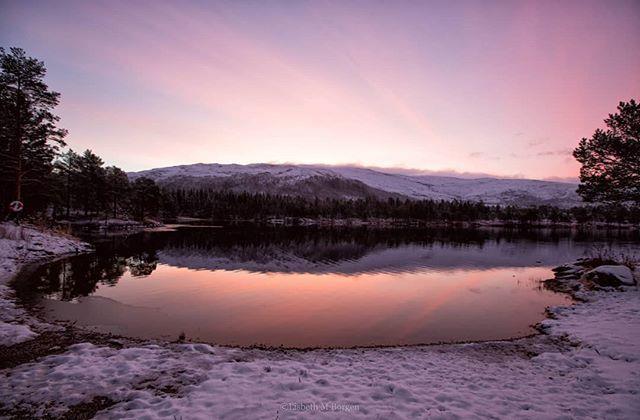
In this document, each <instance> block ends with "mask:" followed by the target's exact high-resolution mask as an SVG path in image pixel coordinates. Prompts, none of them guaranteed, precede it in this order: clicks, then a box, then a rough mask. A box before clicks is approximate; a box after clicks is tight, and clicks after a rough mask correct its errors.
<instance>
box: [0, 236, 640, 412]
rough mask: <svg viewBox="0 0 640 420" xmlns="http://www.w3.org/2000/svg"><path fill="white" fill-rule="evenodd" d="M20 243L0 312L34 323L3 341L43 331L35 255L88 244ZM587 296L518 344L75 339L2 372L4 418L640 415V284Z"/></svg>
mask: <svg viewBox="0 0 640 420" xmlns="http://www.w3.org/2000/svg"><path fill="white" fill-rule="evenodd" d="M21 240H22V241H24V246H23V247H22V248H19V246H16V244H15V243H14V240H11V239H5V240H0V256H1V258H2V259H1V265H2V271H0V276H1V277H0V284H1V285H2V287H3V288H2V295H1V296H0V298H1V299H2V300H1V301H0V302H1V303H0V304H1V305H2V306H1V310H2V317H3V318H2V320H3V322H4V323H5V324H6V325H11V326H13V327H15V329H16V331H17V330H20V329H21V328H22V329H23V331H22V333H20V332H12V333H11V334H12V335H11V334H10V335H8V336H7V337H5V336H4V332H3V331H4V330H3V331H0V334H2V335H0V337H2V339H3V340H6V341H3V343H5V344H11V343H18V342H20V341H24V340H29V339H31V338H33V337H35V333H36V332H37V331H35V332H34V331H32V330H34V329H35V330H38V328H40V327H37V328H36V327H33V325H34V324H33V322H37V321H36V320H34V319H33V318H31V317H29V315H28V314H26V313H25V312H24V311H23V310H22V309H20V308H19V307H16V305H15V303H14V301H13V299H12V296H11V292H10V290H9V289H8V288H6V286H5V283H4V282H6V281H8V280H9V279H10V278H11V276H13V275H14V274H15V273H16V272H17V270H18V269H19V268H20V267H21V265H23V264H25V263H29V262H34V261H37V260H41V259H42V258H46V257H47V256H49V257H50V256H52V255H55V254H65V253H69V252H76V249H77V250H78V251H77V252H81V251H82V250H85V249H86V248H85V246H86V245H82V244H80V243H79V242H77V241H74V240H72V239H68V238H58V237H53V236H51V235H47V234H42V233H35V232H28V233H27V237H26V238H25V239H21ZM38 244H41V245H38ZM44 250H46V251H48V252H46V251H44ZM559 277H560V280H559V281H560V282H565V281H566V283H567V284H568V285H569V286H571V287H573V286H575V287H576V288H580V287H581V286H580V284H579V283H578V282H577V281H576V280H574V279H572V276H571V275H566V274H564V275H561V276H559ZM573 277H575V276H573ZM565 278H566V279H565ZM576 293H577V295H578V297H579V298H580V299H582V300H584V302H578V303H576V304H575V305H572V306H570V307H563V308H553V309H551V310H550V315H551V318H549V319H546V320H544V321H543V322H542V323H541V329H542V330H543V331H544V334H540V335H538V336H535V337H530V338H525V339H519V340H513V341H501V342H489V343H474V344H464V345H438V346H418V347H401V348H383V349H349V350H313V351H306V352H304V351H287V350H260V349H238V348H227V347H219V346H210V345H206V344H192V343H187V344H177V343H173V344H151V343H150V344H144V345H140V344H135V343H129V342H127V341H122V342H120V343H118V342H117V341H115V344H116V345H114V346H105V345H98V344H91V343H76V344H73V345H71V346H70V347H68V348H66V349H64V351H63V352H57V354H51V355H48V356H45V357H41V358H39V359H37V360H35V361H33V362H29V363H22V364H18V365H17V366H14V367H12V368H8V369H5V370H3V371H2V372H0V375H2V378H1V379H0V416H2V415H8V416H11V415H14V416H24V417H29V416H42V415H45V414H47V415H52V416H63V417H64V416H69V413H71V412H77V410H84V412H85V413H90V414H95V415H96V417H98V418H158V417H169V418H171V417H174V416H175V418H185V419H186V418H189V419H191V418H218V417H224V418H271V419H273V418H298V417H306V416H315V417H323V416H328V417H331V418H344V417H348V416H356V417H362V418H385V419H386V418H408V417H428V418H431V417H433V418H485V417H494V418H495V417H498V418H516V417H517V418H581V417H587V418H639V417H640V394H639V393H638V392H639V390H640V293H639V291H638V288H637V286H624V287H621V288H620V289H607V290H606V291H605V290H586V289H579V290H578V291H577V292H576ZM13 327H10V328H9V329H12V328H13ZM24 328H27V329H28V332H27V331H26V330H24ZM12 331H13V330H12ZM8 337H12V338H8ZM17 345H18V346H19V345H20V344H17ZM69 410H70V411H69Z"/></svg>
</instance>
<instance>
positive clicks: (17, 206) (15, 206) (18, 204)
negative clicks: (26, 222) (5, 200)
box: [9, 200, 24, 213]
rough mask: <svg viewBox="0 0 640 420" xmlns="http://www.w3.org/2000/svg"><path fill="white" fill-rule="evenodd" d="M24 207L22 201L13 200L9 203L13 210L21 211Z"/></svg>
mask: <svg viewBox="0 0 640 420" xmlns="http://www.w3.org/2000/svg"><path fill="white" fill-rule="evenodd" d="M23 208H24V204H22V201H18V200H16V201H12V202H11V204H9V209H10V210H11V211H13V212H16V213H17V212H19V211H22V209H23Z"/></svg>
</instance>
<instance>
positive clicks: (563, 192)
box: [129, 163, 581, 207]
mask: <svg viewBox="0 0 640 420" xmlns="http://www.w3.org/2000/svg"><path fill="white" fill-rule="evenodd" d="M141 176H145V177H149V178H152V179H154V180H155V181H156V182H158V183H159V184H161V185H164V186H168V187H186V186H191V187H193V186H202V187H205V186H206V187H211V188H215V189H227V190H233V191H249V192H267V193H274V194H287V195H301V196H305V197H314V196H318V197H333V198H337V197H344V198H358V197H366V196H376V197H379V198H388V197H408V198H413V199H435V200H454V199H461V200H473V201H480V200H482V201H484V202H485V203H488V204H517V205H532V204H553V205H557V206H563V207H568V206H572V205H577V204H580V203H581V199H580V197H579V196H578V195H577V194H576V192H575V191H576V187H577V186H576V184H570V183H563V182H552V181H538V180H530V179H501V178H476V179H466V178H455V177H448V176H435V175H402V174H397V173H391V172H385V171H384V170H379V169H376V170H373V169H367V168H361V167H354V166H314V165H274V164H252V165H236V164H229V165H223V164H215V163H212V164H203V163H198V164H193V165H180V166H172V167H166V168H157V169H150V170H146V171H140V172H133V173H130V174H129V177H130V178H131V179H135V178H138V177H141Z"/></svg>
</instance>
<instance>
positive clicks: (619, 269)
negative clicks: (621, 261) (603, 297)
mask: <svg viewBox="0 0 640 420" xmlns="http://www.w3.org/2000/svg"><path fill="white" fill-rule="evenodd" d="M585 277H586V278H587V279H589V280H591V281H593V282H594V283H596V284H598V285H599V286H603V287H618V286H621V285H626V286H631V285H634V284H635V283H636V282H635V279H634V278H633V272H632V271H631V269H630V268H629V267H627V266H624V265H601V266H599V267H596V268H594V269H593V270H590V271H587V272H586V273H585Z"/></svg>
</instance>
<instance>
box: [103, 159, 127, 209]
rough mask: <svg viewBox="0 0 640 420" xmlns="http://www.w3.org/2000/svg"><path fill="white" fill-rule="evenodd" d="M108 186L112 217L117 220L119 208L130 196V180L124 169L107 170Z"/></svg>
mask: <svg viewBox="0 0 640 420" xmlns="http://www.w3.org/2000/svg"><path fill="white" fill-rule="evenodd" d="M106 186H107V196H108V198H109V203H110V204H111V210H112V215H113V217H114V218H116V217H118V207H119V206H121V205H122V203H123V202H125V200H126V198H127V196H128V194H129V189H130V186H129V178H128V177H127V174H126V173H125V172H124V171H123V170H122V169H120V168H118V167H116V166H109V167H107V168H106Z"/></svg>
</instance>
